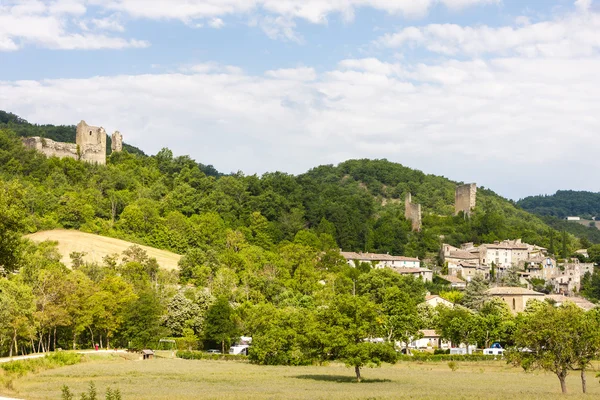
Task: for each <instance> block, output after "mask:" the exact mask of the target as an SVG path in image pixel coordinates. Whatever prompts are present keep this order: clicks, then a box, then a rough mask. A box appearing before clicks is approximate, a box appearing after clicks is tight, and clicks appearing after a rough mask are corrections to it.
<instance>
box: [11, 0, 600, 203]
mask: <svg viewBox="0 0 600 400" xmlns="http://www.w3.org/2000/svg"><path fill="white" fill-rule="evenodd" d="M0 109H2V110H5V111H9V112H13V113H15V114H17V115H19V116H21V117H23V118H25V119H27V120H28V121H30V122H33V123H40V124H46V123H49V124H65V125H75V124H77V123H78V122H79V121H80V120H85V121H86V122H87V123H88V124H90V125H96V126H103V127H104V128H105V129H106V130H107V132H109V133H111V132H113V131H115V130H119V131H120V132H121V133H122V134H123V136H124V140H125V142H127V143H130V144H132V145H134V146H137V147H139V148H141V149H142V150H144V151H145V152H146V153H148V154H156V152H158V151H159V150H160V149H161V148H163V147H168V148H170V149H171V150H173V152H174V154H175V155H190V156H191V157H192V158H194V159H195V160H197V161H198V162H201V163H203V164H212V165H214V166H215V167H216V168H217V169H218V170H220V171H222V172H226V173H227V172H236V171H243V172H244V173H245V174H255V173H256V174H259V175H260V174H262V173H265V172H268V171H284V172H288V173H292V174H299V173H303V172H305V171H307V170H309V169H311V168H313V167H316V166H318V165H321V164H337V163H339V162H342V161H345V160H347V159H356V158H370V159H382V158H386V159H388V160H390V161H393V162H399V163H401V164H403V165H405V166H408V167H411V168H416V169H419V170H422V171H423V172H425V173H429V174H435V175H443V176H446V177H448V178H450V179H453V180H456V181H463V182H476V183H477V184H478V185H479V186H485V187H487V188H491V189H493V190H494V191H496V192H497V193H499V194H501V195H503V196H505V197H509V198H512V199H519V198H522V197H525V196H528V195H534V194H546V193H547V194H551V193H554V192H555V191H556V190H559V189H573V190H590V191H600V184H599V183H598V179H597V178H595V171H596V170H597V168H598V161H597V160H598V155H599V154H600V138H599V137H598V134H600V0H596V2H594V1H593V0H577V1H575V0H0Z"/></svg>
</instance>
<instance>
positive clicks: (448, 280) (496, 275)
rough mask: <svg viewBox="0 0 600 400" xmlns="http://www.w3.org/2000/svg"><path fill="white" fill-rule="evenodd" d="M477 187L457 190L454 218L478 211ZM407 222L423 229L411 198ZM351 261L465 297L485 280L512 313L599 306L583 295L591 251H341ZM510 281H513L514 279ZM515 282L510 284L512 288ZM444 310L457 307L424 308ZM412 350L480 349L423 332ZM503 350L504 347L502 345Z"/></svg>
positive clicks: (506, 243) (498, 246) (441, 301)
mask: <svg viewBox="0 0 600 400" xmlns="http://www.w3.org/2000/svg"><path fill="white" fill-rule="evenodd" d="M476 198H477V186H476V185H475V184H468V185H461V186H458V187H457V188H456V195H455V213H456V215H459V214H461V215H464V216H465V217H466V218H468V217H469V215H470V214H471V213H472V211H473V210H474V208H475V206H476ZM405 207H406V214H405V217H406V219H408V220H409V221H411V224H412V229H413V230H414V231H419V230H420V229H421V224H422V222H421V218H422V217H421V212H422V211H421V206H420V205H419V204H413V203H412V199H411V195H410V194H409V195H407V198H406V202H405ZM341 255H342V256H343V257H344V259H345V260H346V262H347V263H348V264H349V265H350V266H353V267H358V266H360V265H361V264H362V263H367V264H368V265H369V266H370V267H371V268H374V269H383V268H387V269H390V270H392V271H394V272H396V273H398V274H400V275H403V276H413V277H414V278H416V279H420V280H422V281H423V282H425V283H426V284H427V283H429V284H433V283H437V284H439V285H441V286H443V287H447V288H448V289H449V290H450V291H456V292H464V291H465V290H466V289H467V287H468V285H469V284H470V283H471V282H472V281H473V280H476V279H478V280H480V281H484V282H485V283H486V284H487V285H488V286H489V288H488V289H487V290H486V292H485V295H486V296H487V297H488V298H498V299H501V300H502V301H503V302H504V303H505V304H506V306H507V307H508V309H509V310H510V311H511V313H513V314H515V315H516V314H518V313H522V312H524V311H525V309H526V307H527V304H528V302H529V301H530V300H538V301H546V302H549V303H551V304H554V305H555V306H560V305H561V304H565V303H569V302H570V303H572V304H575V305H576V306H578V307H579V308H581V309H582V310H584V311H589V310H591V309H593V308H595V307H596V304H594V303H592V302H590V301H589V300H587V299H585V298H583V297H582V296H580V295H579V292H580V290H581V285H582V281H583V280H584V278H585V277H586V276H587V277H588V278H589V277H590V276H591V275H592V274H593V273H594V267H595V264H594V263H592V262H586V261H588V260H587V259H588V258H589V255H588V253H587V250H586V249H580V250H577V251H576V252H575V255H576V256H577V257H572V258H566V259H557V258H556V257H555V256H553V255H552V254H550V253H549V251H548V249H546V248H544V247H541V246H538V245H534V244H529V243H525V242H523V241H522V240H521V239H506V240H502V241H495V242H494V243H482V244H479V245H476V244H474V243H463V244H461V245H460V246H458V247H457V246H452V245H450V244H447V243H443V244H442V245H441V248H440V252H439V255H438V258H437V260H432V259H430V260H420V259H419V258H415V257H405V256H398V255H390V254H375V253H357V252H344V251H342V252H341ZM509 277H510V279H509ZM507 282H510V284H507ZM439 305H442V306H445V307H450V308H452V307H454V306H455V304H454V303H453V302H452V301H450V300H449V299H446V298H443V297H442V296H440V295H437V294H431V293H428V294H427V296H426V299H425V302H424V303H422V306H425V307H431V308H436V307H437V306H439ZM397 344H398V345H399V346H400V347H405V348H407V349H420V350H436V351H437V350H438V349H447V350H448V351H450V348H451V347H452V346H453V345H455V346H457V348H454V349H452V353H453V354H467V353H468V354H470V353H471V352H472V351H473V350H474V348H476V347H477V346H473V347H472V346H470V345H469V346H467V345H465V344H464V343H454V344H452V343H450V342H449V341H447V340H443V339H442V336H441V334H440V332H438V331H436V329H421V330H420V332H419V334H417V335H415V337H413V338H411V340H410V341H409V342H408V343H405V342H402V343H397ZM498 347H499V346H498ZM486 351H488V354H501V353H502V350H500V351H498V350H496V349H485V350H484V353H485V352H486Z"/></svg>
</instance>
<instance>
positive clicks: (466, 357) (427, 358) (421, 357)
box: [398, 353, 494, 362]
mask: <svg viewBox="0 0 600 400" xmlns="http://www.w3.org/2000/svg"><path fill="white" fill-rule="evenodd" d="M489 360H494V356H485V355H483V354H431V353H413V355H412V356H406V355H398V361H419V362H442V361H489Z"/></svg>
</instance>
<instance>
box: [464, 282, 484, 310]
mask: <svg viewBox="0 0 600 400" xmlns="http://www.w3.org/2000/svg"><path fill="white" fill-rule="evenodd" d="M487 290H488V284H487V282H486V280H485V278H484V277H483V276H481V275H475V276H474V277H473V279H471V282H469V283H468V285H467V288H466V290H465V297H464V298H463V305H464V306H465V307H467V308H470V309H471V310H479V309H480V308H481V307H482V306H483V304H484V303H485V301H486V300H487V299H488V297H489V296H488V294H487Z"/></svg>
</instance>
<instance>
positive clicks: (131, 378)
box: [0, 356, 600, 400]
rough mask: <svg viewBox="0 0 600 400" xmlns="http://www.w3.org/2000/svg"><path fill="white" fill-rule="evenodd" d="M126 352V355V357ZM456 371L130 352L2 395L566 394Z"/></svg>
mask: <svg viewBox="0 0 600 400" xmlns="http://www.w3.org/2000/svg"><path fill="white" fill-rule="evenodd" d="M128 358H129V359H128ZM458 364H459V368H458V370H457V371H454V372H453V371H451V370H450V368H449V367H448V365H447V363H445V362H436V363H433V362H432V363H421V364H420V363H416V362H403V363H399V364H397V365H391V366H390V365H386V366H383V367H382V368H375V369H368V368H365V369H364V370H363V376H364V378H365V381H364V382H362V383H356V382H354V370H353V369H350V368H346V367H344V366H343V365H338V364H332V365H330V366H322V367H318V366H311V367H281V366H257V365H251V364H248V363H246V362H239V361H209V360H193V361H192V360H180V359H166V358H156V359H154V360H146V361H139V360H137V359H136V360H131V359H130V357H126V356H121V357H118V356H110V357H108V358H107V357H106V356H105V357H103V358H102V359H98V358H95V359H93V360H92V361H87V362H85V363H83V364H78V365H72V366H68V367H63V368H59V369H54V370H47V371H44V372H41V373H39V374H35V375H26V376H24V377H23V378H20V379H17V380H16V381H15V382H14V383H13V387H14V391H9V390H7V389H4V388H0V396H1V395H7V396H11V395H12V396H14V397H20V398H26V399H32V400H37V399H40V400H41V399H53V400H57V399H60V398H61V393H60V390H61V387H62V385H63V384H66V385H67V386H69V388H70V389H71V391H72V392H73V393H75V394H76V398H78V397H79V394H80V393H82V392H84V391H85V390H86V389H87V387H88V385H89V382H90V381H93V382H94V383H95V385H96V387H97V388H98V393H99V394H101V395H102V396H103V395H104V393H105V391H106V388H108V387H111V388H112V389H119V390H120V391H121V393H122V395H123V399H125V400H127V399H174V400H177V399H181V400H184V399H343V400H350V399H399V398H403V399H540V398H543V399H564V396H563V395H561V394H560V385H559V383H558V379H557V378H556V377H555V376H554V375H552V374H547V373H528V374H526V373H524V372H523V371H522V370H521V369H518V368H513V367H510V366H508V365H506V363H505V362H504V361H486V362H477V363H476V362H459V363H458ZM567 385H568V389H569V391H570V395H569V399H579V398H581V399H583V398H588V399H589V398H597V397H598V396H599V395H600V385H599V384H598V381H597V379H595V378H594V373H593V372H590V373H589V374H588V392H589V393H588V395H587V396H584V395H582V394H581V386H580V381H579V374H578V373H571V374H570V375H569V376H568V378H567Z"/></svg>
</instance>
